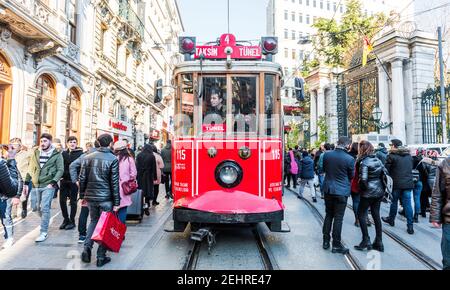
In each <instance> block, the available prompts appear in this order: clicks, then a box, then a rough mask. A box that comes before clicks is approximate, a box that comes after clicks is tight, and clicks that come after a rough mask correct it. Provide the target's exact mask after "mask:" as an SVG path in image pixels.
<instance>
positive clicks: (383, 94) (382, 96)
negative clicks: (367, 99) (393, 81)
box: [378, 65, 391, 135]
mask: <svg viewBox="0 0 450 290" xmlns="http://www.w3.org/2000/svg"><path fill="white" fill-rule="evenodd" d="M385 68H386V66H385ZM388 81H389V80H388V77H387V75H386V72H385V71H384V69H383V67H382V66H381V65H378V91H379V96H378V103H379V107H380V109H381V112H382V115H381V121H382V122H385V123H389V122H391V116H390V115H391V114H390V106H389V83H388ZM380 133H381V134H386V135H389V134H390V133H391V129H390V128H386V129H382V130H380Z"/></svg>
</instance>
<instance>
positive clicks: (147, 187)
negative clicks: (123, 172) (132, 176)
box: [136, 149, 157, 199]
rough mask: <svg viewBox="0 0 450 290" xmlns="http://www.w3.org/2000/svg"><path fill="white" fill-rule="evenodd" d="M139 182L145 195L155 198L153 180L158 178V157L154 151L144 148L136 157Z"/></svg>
mask: <svg viewBox="0 0 450 290" xmlns="http://www.w3.org/2000/svg"><path fill="white" fill-rule="evenodd" d="M136 169H137V182H138V187H139V189H141V190H142V193H143V195H144V196H145V197H147V198H149V199H153V197H154V192H153V181H154V180H156V179H157V172H156V158H155V155H153V152H152V151H149V150H148V149H144V151H142V152H141V153H139V155H138V156H137V157H136Z"/></svg>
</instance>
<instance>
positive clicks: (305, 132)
mask: <svg viewBox="0 0 450 290" xmlns="http://www.w3.org/2000/svg"><path fill="white" fill-rule="evenodd" d="M302 127H303V143H304V146H303V147H305V148H306V147H307V145H308V141H307V139H309V136H308V135H309V134H308V130H309V122H308V121H305V122H304V123H303V125H302Z"/></svg>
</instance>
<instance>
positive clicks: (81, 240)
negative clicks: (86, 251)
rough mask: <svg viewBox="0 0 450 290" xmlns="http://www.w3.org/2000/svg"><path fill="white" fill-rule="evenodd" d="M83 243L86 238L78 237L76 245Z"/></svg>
mask: <svg viewBox="0 0 450 290" xmlns="http://www.w3.org/2000/svg"><path fill="white" fill-rule="evenodd" d="M84 241H86V236H81V235H80V236H79V238H78V244H83V243H84Z"/></svg>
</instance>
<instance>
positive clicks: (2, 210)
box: [0, 198, 13, 239]
mask: <svg viewBox="0 0 450 290" xmlns="http://www.w3.org/2000/svg"><path fill="white" fill-rule="evenodd" d="M11 209H12V199H11V198H8V199H5V198H0V219H1V221H2V225H3V228H4V230H5V234H4V235H3V236H4V237H5V239H9V238H12V237H13V220H12V217H11Z"/></svg>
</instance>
